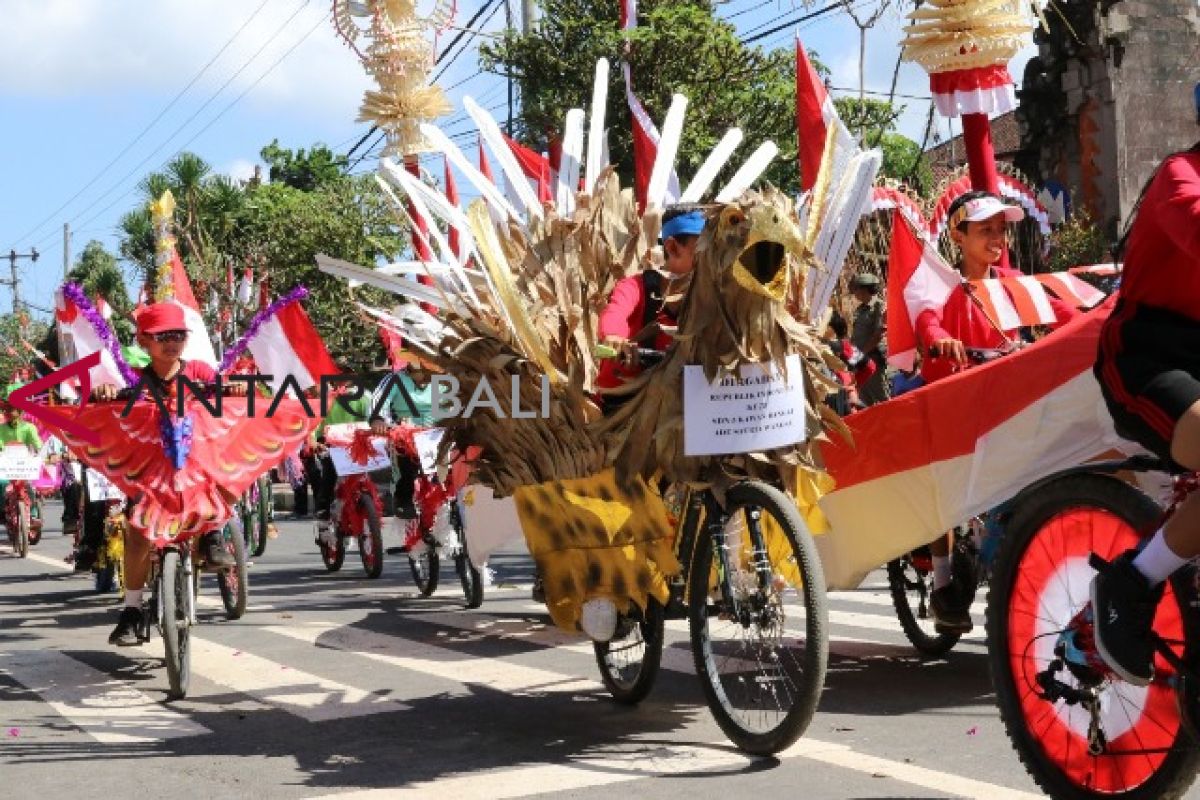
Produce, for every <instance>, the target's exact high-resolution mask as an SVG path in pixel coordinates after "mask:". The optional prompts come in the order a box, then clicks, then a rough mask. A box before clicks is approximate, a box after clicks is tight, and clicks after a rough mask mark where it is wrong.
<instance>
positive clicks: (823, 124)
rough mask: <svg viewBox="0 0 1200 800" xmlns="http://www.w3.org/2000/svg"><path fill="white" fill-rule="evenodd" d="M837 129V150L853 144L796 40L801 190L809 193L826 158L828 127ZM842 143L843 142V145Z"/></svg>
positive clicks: (797, 121)
mask: <svg viewBox="0 0 1200 800" xmlns="http://www.w3.org/2000/svg"><path fill="white" fill-rule="evenodd" d="M830 125H836V126H838V129H839V130H838V139H839V146H843V145H849V144H853V142H854V139H853V137H851V136H850V131H848V130H847V129H846V126H845V125H843V124H842V120H841V119H840V118H839V117H838V113H837V108H836V107H835V106H834V104H833V98H832V97H830V96H829V92H828V91H827V90H826V89H825V84H824V83H823V82H822V81H821V78H820V76H818V75H817V71H816V70H815V69H813V65H812V62H811V61H809V60H808V53H807V52H805V50H804V45H803V44H801V42H800V36H799V35H798V34H797V36H796V138H797V140H798V142H799V145H800V146H799V157H800V190H801V191H802V192H807V191H810V190H811V189H812V188H813V184H815V183H816V182H817V173H819V172H820V171H821V159H822V157H823V156H824V154H825V140H826V137H827V136H828V135H829V126H830ZM842 140H844V142H843V141H842Z"/></svg>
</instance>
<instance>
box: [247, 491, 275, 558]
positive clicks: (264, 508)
mask: <svg viewBox="0 0 1200 800" xmlns="http://www.w3.org/2000/svg"><path fill="white" fill-rule="evenodd" d="M258 481H259V483H258V502H257V503H255V504H254V505H255V508H254V512H255V517H256V519H255V524H256V525H257V526H258V533H257V535H256V538H255V544H254V547H252V548H251V549H250V554H251V555H252V556H254V557H255V558H258V557H259V556H261V555H262V554H263V553H265V552H266V550H267V539H268V538H270V537H269V536H268V535H267V534H268V533H269V532H270V527H271V523H272V522H273V521H274V519H275V498H274V496H273V495H272V491H273V487H272V486H271V480H270V478H269V477H268V476H266V475H264V476H262V477H261V478H259V479H258Z"/></svg>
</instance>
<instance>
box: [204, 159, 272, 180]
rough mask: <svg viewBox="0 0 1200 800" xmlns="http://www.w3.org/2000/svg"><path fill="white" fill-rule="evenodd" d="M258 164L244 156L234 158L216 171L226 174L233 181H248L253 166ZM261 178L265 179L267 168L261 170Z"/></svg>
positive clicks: (251, 175) (252, 171)
mask: <svg viewBox="0 0 1200 800" xmlns="http://www.w3.org/2000/svg"><path fill="white" fill-rule="evenodd" d="M256 166H259V165H258V163H257V162H255V161H248V160H246V159H244V158H235V159H234V160H233V161H231V162H230V163H228V164H226V165H225V166H223V167H219V168H218V169H217V170H216V171H217V172H219V173H220V174H222V175H228V176H229V177H231V178H233V179H234V180H235V181H248V180H250V179H251V178H253V177H254V168H255V167H256ZM262 173H263V179H264V180H265V179H266V176H267V170H265V169H264V170H263V171H262Z"/></svg>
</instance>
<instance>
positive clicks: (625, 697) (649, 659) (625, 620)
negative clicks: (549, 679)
mask: <svg viewBox="0 0 1200 800" xmlns="http://www.w3.org/2000/svg"><path fill="white" fill-rule="evenodd" d="M664 617H665V615H664V613H663V607H662V606H661V605H660V604H659V602H658V601H657V600H655V599H654V598H653V597H651V598H648V600H647V602H646V611H645V613H638V614H636V615H635V616H622V617H621V618H620V621H619V622H618V623H617V632H616V634H614V635H613V638H612V639H610V640H608V641H607V642H592V649H593V650H595V653H596V665H597V666H599V667H600V680H602V681H604V688H606V689H608V693H609V694H611V695H612V698H613V700H616V701H617V702H618V703H621V704H622V705H628V706H632V705H636V704H638V703H640V702H642V700H644V699H646V695H647V694H649V693H650V689H651V688H653V687H654V680H655V678H657V677H658V667H659V665H660V664H661V663H662V648H663V632H664Z"/></svg>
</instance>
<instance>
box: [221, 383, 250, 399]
mask: <svg viewBox="0 0 1200 800" xmlns="http://www.w3.org/2000/svg"><path fill="white" fill-rule="evenodd" d="M221 388H222V391H223V392H224V393H225V394H226V395H229V396H230V397H245V396H246V384H245V383H243V382H242V381H230V382H229V383H226V384H225V385H224V386H222V387H221Z"/></svg>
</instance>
